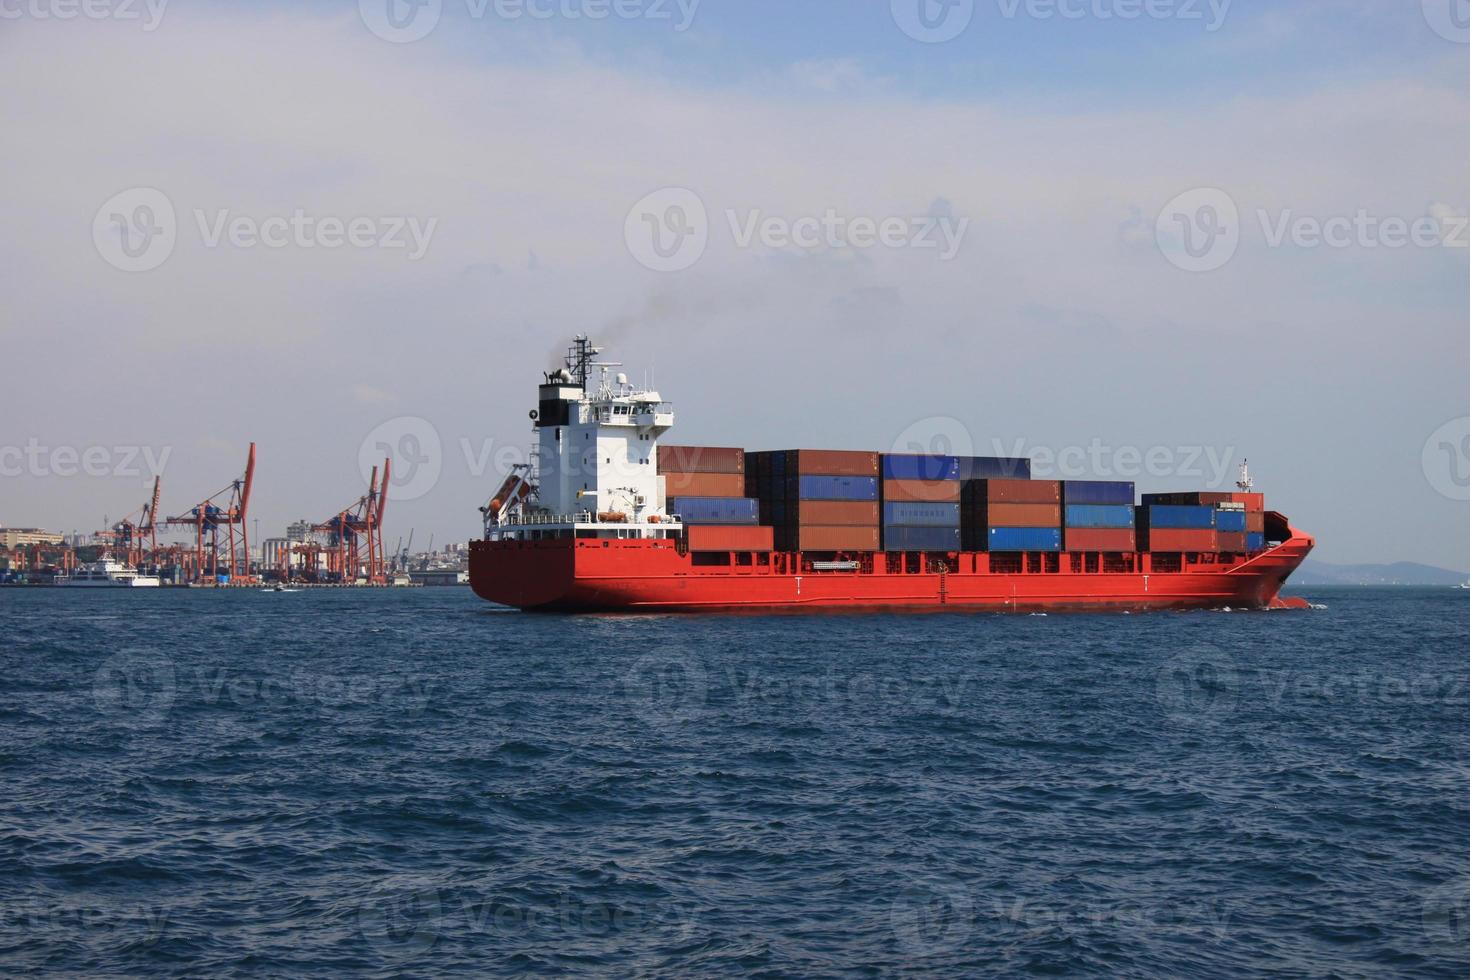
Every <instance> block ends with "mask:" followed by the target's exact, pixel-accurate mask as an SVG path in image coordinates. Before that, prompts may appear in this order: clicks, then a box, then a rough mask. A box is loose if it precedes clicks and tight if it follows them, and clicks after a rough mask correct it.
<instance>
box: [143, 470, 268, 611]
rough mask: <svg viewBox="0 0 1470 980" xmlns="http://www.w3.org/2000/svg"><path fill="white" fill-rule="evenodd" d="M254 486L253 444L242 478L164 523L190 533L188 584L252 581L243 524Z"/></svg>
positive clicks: (247, 538) (247, 537)
mask: <svg viewBox="0 0 1470 980" xmlns="http://www.w3.org/2000/svg"><path fill="white" fill-rule="evenodd" d="M254 483H255V443H253V442H252V443H251V444H250V455H249V456H248V457H247V458H246V461H245V475H244V476H243V477H241V478H240V479H238V480H233V481H231V482H230V485H229V486H227V487H225V488H224V489H223V490H221V491H220V492H219V493H216V494H214V495H213V496H211V497H208V498H206V499H205V500H202V501H200V502H199V504H198V505H196V506H195V507H194V508H193V509H192V510H190V511H189V512H188V513H186V514H183V515H180V516H178V517H170V518H168V519H167V520H166V521H165V522H164V523H165V524H166V525H167V526H169V527H190V528H193V529H194V553H193V555H192V556H191V560H190V562H189V564H190V566H192V567H190V568H189V577H190V578H191V580H192V581H194V582H196V583H206V584H216V585H217V584H221V583H223V582H225V581H228V582H230V583H235V584H246V583H249V582H252V581H254V579H253V578H252V576H251V572H250V537H249V534H248V532H247V530H246V524H245V520H246V517H247V516H248V513H249V510H250V490H251V487H252V486H253V485H254ZM155 499H156V498H155ZM221 539H223V540H221Z"/></svg>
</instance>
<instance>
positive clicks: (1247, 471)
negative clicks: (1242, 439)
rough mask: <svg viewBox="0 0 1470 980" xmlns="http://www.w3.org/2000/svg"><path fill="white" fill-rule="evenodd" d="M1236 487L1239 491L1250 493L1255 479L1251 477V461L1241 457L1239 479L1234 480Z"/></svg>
mask: <svg viewBox="0 0 1470 980" xmlns="http://www.w3.org/2000/svg"><path fill="white" fill-rule="evenodd" d="M1235 485H1236V487H1238V488H1239V489H1240V492H1241V493H1250V492H1251V488H1253V487H1254V486H1255V485H1256V481H1255V480H1252V479H1251V461H1250V460H1248V459H1243V460H1241V461H1240V479H1239V480H1236V481H1235Z"/></svg>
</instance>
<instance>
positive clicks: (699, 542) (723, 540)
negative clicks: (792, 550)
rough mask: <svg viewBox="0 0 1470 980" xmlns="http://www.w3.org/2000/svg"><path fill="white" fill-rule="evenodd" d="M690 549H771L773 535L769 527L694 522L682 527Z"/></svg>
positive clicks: (772, 546) (772, 547)
mask: <svg viewBox="0 0 1470 980" xmlns="http://www.w3.org/2000/svg"><path fill="white" fill-rule="evenodd" d="M684 532H685V534H687V535H688V536H689V537H688V541H689V550H690V551H771V550H773V549H774V537H773V533H772V530H771V529H770V528H769V527H750V526H744V527H738V526H733V525H728V524H696V525H694V526H693V527H687V528H685V529H684Z"/></svg>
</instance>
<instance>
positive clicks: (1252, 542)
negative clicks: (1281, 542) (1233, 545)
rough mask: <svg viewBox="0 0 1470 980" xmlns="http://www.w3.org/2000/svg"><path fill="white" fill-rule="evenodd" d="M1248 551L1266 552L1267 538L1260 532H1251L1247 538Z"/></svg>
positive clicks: (1246, 547) (1246, 546)
mask: <svg viewBox="0 0 1470 980" xmlns="http://www.w3.org/2000/svg"><path fill="white" fill-rule="evenodd" d="M1245 550H1246V551H1265V550H1266V536H1265V535H1264V534H1262V533H1261V532H1260V531H1251V532H1250V533H1249V534H1247V535H1246V536H1245Z"/></svg>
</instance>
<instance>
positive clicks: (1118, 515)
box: [1063, 491, 1133, 528]
mask: <svg viewBox="0 0 1470 980" xmlns="http://www.w3.org/2000/svg"><path fill="white" fill-rule="evenodd" d="M1063 492H1065V491H1063ZM1066 521H1067V526H1068V527H1113V528H1117V527H1132V526H1133V504H1132V503H1127V504H1068V505H1067V510H1066Z"/></svg>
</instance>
